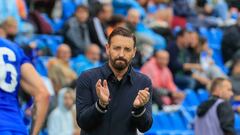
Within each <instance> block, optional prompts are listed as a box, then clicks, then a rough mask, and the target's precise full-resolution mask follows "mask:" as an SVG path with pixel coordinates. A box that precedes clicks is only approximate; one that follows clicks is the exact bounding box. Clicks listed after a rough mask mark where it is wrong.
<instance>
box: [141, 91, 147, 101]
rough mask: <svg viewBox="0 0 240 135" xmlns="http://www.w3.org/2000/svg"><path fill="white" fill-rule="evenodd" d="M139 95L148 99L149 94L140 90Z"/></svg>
mask: <svg viewBox="0 0 240 135" xmlns="http://www.w3.org/2000/svg"><path fill="white" fill-rule="evenodd" d="M139 95H141V97H142V98H143V99H144V100H146V99H147V94H146V93H145V92H144V91H139Z"/></svg>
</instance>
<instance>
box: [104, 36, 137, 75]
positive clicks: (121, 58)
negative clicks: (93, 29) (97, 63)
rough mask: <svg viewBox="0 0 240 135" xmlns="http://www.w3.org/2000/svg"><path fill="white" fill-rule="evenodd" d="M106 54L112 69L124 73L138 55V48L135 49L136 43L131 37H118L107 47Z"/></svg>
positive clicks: (114, 37)
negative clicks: (136, 54)
mask: <svg viewBox="0 0 240 135" xmlns="http://www.w3.org/2000/svg"><path fill="white" fill-rule="evenodd" d="M106 52H107V55H108V56H109V62H110V64H111V65H112V67H113V68H115V69H116V70H118V71H122V70H124V69H126V68H127V67H128V66H129V64H130V63H131V60H132V59H133V57H134V56H135V53H136V47H134V41H133V39H132V38H131V37H125V36H121V35H116V36H113V37H112V39H111V42H110V44H108V45H107V46H106Z"/></svg>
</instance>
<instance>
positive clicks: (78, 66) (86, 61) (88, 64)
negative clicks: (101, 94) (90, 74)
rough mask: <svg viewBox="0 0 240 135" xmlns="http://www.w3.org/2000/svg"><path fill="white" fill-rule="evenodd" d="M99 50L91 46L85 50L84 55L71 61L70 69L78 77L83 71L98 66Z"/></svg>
mask: <svg viewBox="0 0 240 135" xmlns="http://www.w3.org/2000/svg"><path fill="white" fill-rule="evenodd" d="M100 51H101V50H100V48H99V46H98V45H96V44H91V45H89V46H88V47H87V48H86V51H85V55H78V56H77V57H76V58H74V59H73V60H72V69H73V70H74V71H75V72H76V73H77V75H78V76H79V75H80V74H81V73H82V72H83V71H85V70H88V69H91V68H95V67H98V66H100V54H101V52H100Z"/></svg>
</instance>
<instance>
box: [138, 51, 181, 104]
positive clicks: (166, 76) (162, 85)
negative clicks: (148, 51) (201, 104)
mask: <svg viewBox="0 0 240 135" xmlns="http://www.w3.org/2000/svg"><path fill="white" fill-rule="evenodd" d="M168 62H169V54H168V52H167V51H165V50H160V51H157V52H156V53H155V56H154V57H152V58H151V59H150V60H149V61H148V62H147V63H145V64H144V65H143V67H142V68H141V72H142V73H143V74H145V75H147V76H148V77H149V78H150V79H151V81H152V85H153V100H154V101H155V102H156V103H157V104H158V106H159V108H161V106H162V104H161V103H162V102H163V103H164V104H163V105H171V104H180V103H181V101H182V100H183V98H184V94H183V93H182V92H178V88H177V86H176V85H175V83H174V81H173V76H172V73H171V71H170V70H169V68H168V67H167V65H168Z"/></svg>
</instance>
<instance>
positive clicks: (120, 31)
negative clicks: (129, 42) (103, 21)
mask: <svg viewBox="0 0 240 135" xmlns="http://www.w3.org/2000/svg"><path fill="white" fill-rule="evenodd" d="M116 35H120V36H124V37H129V38H132V39H133V41H134V47H136V37H135V35H134V34H133V33H132V32H131V31H129V30H128V29H125V28H123V27H117V28H116V29H114V30H113V31H112V33H111V34H110V35H109V37H108V44H109V45H110V44H111V39H112V38H113V37H114V36H116Z"/></svg>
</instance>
